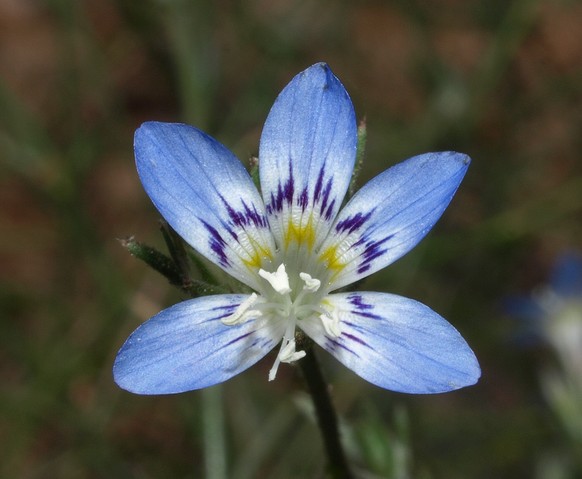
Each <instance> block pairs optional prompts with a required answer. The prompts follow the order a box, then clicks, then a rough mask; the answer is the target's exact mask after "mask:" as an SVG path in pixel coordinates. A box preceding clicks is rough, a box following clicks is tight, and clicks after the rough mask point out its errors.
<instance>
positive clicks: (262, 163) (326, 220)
mask: <svg viewBox="0 0 582 479" xmlns="http://www.w3.org/2000/svg"><path fill="white" fill-rule="evenodd" d="M356 143H357V130H356V119H355V114H354V108H353V105H352V102H351V100H350V98H349V96H348V94H347V92H346V90H345V89H344V87H343V85H342V84H341V83H340V81H339V80H338V79H337V78H336V77H335V76H334V74H333V73H332V71H331V70H330V69H329V67H328V66H327V65H326V64H324V63H318V64H316V65H313V66H312V67H310V68H308V69H307V70H305V71H303V72H301V73H299V74H298V75H297V76H296V77H295V78H294V79H293V80H292V81H291V83H289V85H287V87H285V89H284V90H283V91H282V92H281V94H280V95H279V97H278V98H277V100H276V101H275V104H274V105H273V107H272V109H271V112H270V113H269V116H268V118H267V121H266V122H265V126H264V128H263V133H262V135H261V143H260V148H259V169H260V178H261V189H262V192H263V199H264V201H265V205H266V209H267V214H268V216H269V223H270V225H271V229H272V230H273V234H274V236H275V240H276V242H277V244H278V246H279V247H280V248H281V249H286V248H287V247H288V246H289V244H290V243H292V242H294V243H299V244H305V245H306V246H307V247H308V248H309V249H311V248H313V247H314V246H315V247H317V245H318V244H319V243H321V241H322V240H323V238H324V237H325V235H326V233H327V231H328V230H329V227H330V225H331V223H332V221H333V219H334V218H335V216H336V214H337V211H338V208H339V207H340V204H341V202H342V200H343V198H344V196H345V193H346V191H347V188H348V185H349V182H350V179H351V174H352V170H353V167H354V161H355V156H356Z"/></svg>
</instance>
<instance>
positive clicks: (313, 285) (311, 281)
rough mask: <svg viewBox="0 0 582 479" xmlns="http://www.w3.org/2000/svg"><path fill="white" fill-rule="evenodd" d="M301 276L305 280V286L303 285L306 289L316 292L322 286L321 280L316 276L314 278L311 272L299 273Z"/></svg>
mask: <svg viewBox="0 0 582 479" xmlns="http://www.w3.org/2000/svg"><path fill="white" fill-rule="evenodd" d="M299 277H300V278H301V279H302V280H303V281H304V282H305V286H303V289H304V290H305V291H309V292H310V293H315V292H316V291H317V290H318V289H319V287H320V286H321V281H319V280H318V279H316V278H312V277H311V275H310V274H307V273H299Z"/></svg>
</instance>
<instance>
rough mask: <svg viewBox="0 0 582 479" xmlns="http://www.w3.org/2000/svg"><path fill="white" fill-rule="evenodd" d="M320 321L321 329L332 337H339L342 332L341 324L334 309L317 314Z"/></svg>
mask: <svg viewBox="0 0 582 479" xmlns="http://www.w3.org/2000/svg"><path fill="white" fill-rule="evenodd" d="M319 319H321V323H322V324H323V329H325V332H326V333H327V334H328V335H329V336H332V337H334V338H339V337H340V336H341V334H342V329H341V324H340V320H339V316H338V315H337V313H336V312H335V311H333V312H331V313H329V314H321V315H320V316H319Z"/></svg>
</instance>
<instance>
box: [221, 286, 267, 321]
mask: <svg viewBox="0 0 582 479" xmlns="http://www.w3.org/2000/svg"><path fill="white" fill-rule="evenodd" d="M257 298H258V296H257V294H256V293H252V294H251V295H250V296H249V297H248V298H247V299H245V300H244V301H243V302H242V303H241V304H239V305H238V307H237V308H236V309H235V310H234V313H232V314H231V315H230V316H227V317H226V318H223V319H222V324H225V325H226V326H232V325H234V324H239V323H243V322H245V321H246V320H247V319H249V316H250V314H249V313H250V312H249V311H248V309H249V308H250V307H251V306H252V305H253V304H255V302H256V301H257ZM261 315H262V313H261V312H260V311H253V316H255V317H258V316H261Z"/></svg>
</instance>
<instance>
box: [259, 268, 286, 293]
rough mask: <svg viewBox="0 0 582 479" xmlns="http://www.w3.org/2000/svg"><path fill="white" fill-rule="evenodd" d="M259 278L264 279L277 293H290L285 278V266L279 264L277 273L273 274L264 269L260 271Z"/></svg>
mask: <svg viewBox="0 0 582 479" xmlns="http://www.w3.org/2000/svg"><path fill="white" fill-rule="evenodd" d="M259 276H260V277H261V278H264V279H266V280H267V281H268V282H269V284H270V285H271V286H272V287H273V289H274V290H275V291H277V293H279V294H287V293H290V292H291V288H290V287H289V276H287V272H286V271H285V265H284V264H283V263H281V265H280V266H279V267H278V268H277V271H275V272H274V273H269V272H268V271H265V270H264V269H260V270H259Z"/></svg>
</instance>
